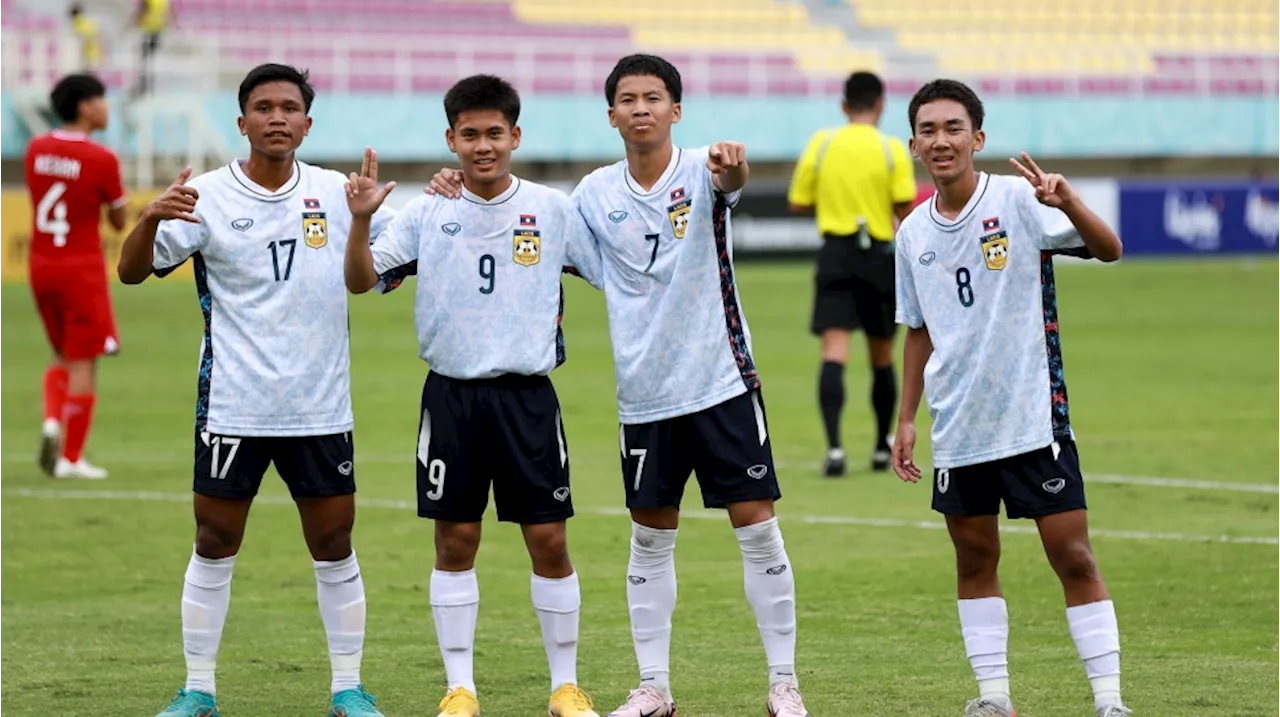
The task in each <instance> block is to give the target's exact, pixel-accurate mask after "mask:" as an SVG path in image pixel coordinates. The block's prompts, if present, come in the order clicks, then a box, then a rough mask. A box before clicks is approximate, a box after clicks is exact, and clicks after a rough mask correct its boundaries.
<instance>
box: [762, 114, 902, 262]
mask: <svg viewBox="0 0 1280 717" xmlns="http://www.w3.org/2000/svg"><path fill="white" fill-rule="evenodd" d="M915 198H916V180H915V167H914V166H913V165H912V163H911V155H910V154H908V153H907V147H906V145H905V144H903V143H902V141H901V140H899V139H897V138H896V137H889V136H887V135H884V134H881V133H880V130H878V129H876V128H875V127H874V126H872V125H869V124H860V123H850V124H847V125H845V126H843V127H841V128H839V129H831V130H822V131H819V132H817V133H816V134H814V135H813V137H812V138H811V139H810V140H809V144H808V146H807V147H805V150H804V154H802V155H801V156H800V161H799V162H797V163H796V169H795V174H793V175H792V177H791V189H790V191H788V192H787V201H788V202H790V203H791V204H794V205H797V206H801V207H814V209H815V214H816V216H817V221H818V231H820V232H821V233H823V234H855V233H857V231H858V225H859V219H862V220H864V221H865V222H866V226H867V233H868V234H870V235H871V238H872V239H877V240H880V241H890V240H892V239H893V234H894V212H893V205H894V204H899V203H902V202H910V201H913V200H915Z"/></svg>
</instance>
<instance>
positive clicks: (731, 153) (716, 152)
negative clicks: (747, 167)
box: [707, 142, 747, 174]
mask: <svg viewBox="0 0 1280 717" xmlns="http://www.w3.org/2000/svg"><path fill="white" fill-rule="evenodd" d="M746 163H747V147H746V145H744V144H742V143H741V142H716V143H715V144H713V145H711V147H710V149H708V150H707V169H709V170H711V173H712V174H720V173H721V172H724V171H725V170H727V169H732V168H734V167H741V166H742V165H744V164H746Z"/></svg>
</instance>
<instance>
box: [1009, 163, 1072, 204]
mask: <svg viewBox="0 0 1280 717" xmlns="http://www.w3.org/2000/svg"><path fill="white" fill-rule="evenodd" d="M1024 162H1025V164H1024ZM1009 164H1012V165H1013V168H1014V169H1015V170H1017V171H1018V174H1021V175H1022V177H1023V178H1024V179H1026V180H1027V181H1028V182H1030V183H1031V186H1032V187H1035V190H1036V199H1037V200H1039V202H1040V203H1041V204H1043V205H1045V206H1046V207H1053V208H1054V209H1062V208H1063V207H1065V206H1067V205H1069V204H1071V203H1072V202H1075V201H1076V197H1077V195H1076V193H1075V190H1074V189H1072V188H1071V185H1070V184H1068V183H1067V178H1066V177H1064V176H1062V175H1061V174H1048V173H1046V172H1045V171H1044V170H1043V169H1040V165H1038V164H1036V161H1035V160H1034V159H1032V158H1031V155H1029V154H1027V153H1026V152H1023V153H1022V162H1019V161H1018V160H1016V159H1014V158H1012V157H1010V158H1009Z"/></svg>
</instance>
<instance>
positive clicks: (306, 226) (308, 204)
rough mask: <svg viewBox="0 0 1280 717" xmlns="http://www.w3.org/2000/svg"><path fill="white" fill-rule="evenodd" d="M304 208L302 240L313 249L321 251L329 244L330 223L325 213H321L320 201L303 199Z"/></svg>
mask: <svg viewBox="0 0 1280 717" xmlns="http://www.w3.org/2000/svg"><path fill="white" fill-rule="evenodd" d="M302 206H303V207H304V209H305V210H306V211H304V212H302V239H303V241H304V242H306V244H307V246H309V247H311V248H312V249H319V248H321V247H323V246H324V245H325V244H328V243H329V222H328V220H326V219H325V216H324V212H322V211H319V209H320V200H319V199H303V200H302Z"/></svg>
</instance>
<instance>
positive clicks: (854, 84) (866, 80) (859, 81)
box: [844, 72, 884, 111]
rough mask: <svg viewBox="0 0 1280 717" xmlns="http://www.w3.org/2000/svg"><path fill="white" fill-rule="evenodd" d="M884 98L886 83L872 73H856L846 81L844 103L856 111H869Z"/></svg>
mask: <svg viewBox="0 0 1280 717" xmlns="http://www.w3.org/2000/svg"><path fill="white" fill-rule="evenodd" d="M882 97H884V82H883V81H882V80H881V79H880V78H879V77H877V76H876V75H875V74H874V73H871V72H855V73H853V74H852V75H849V79H847V80H845V81H844V102H845V104H847V105H849V109H851V110H854V111H859V110H869V109H871V108H873V107H875V106H876V102H879V101H880V98H882Z"/></svg>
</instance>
